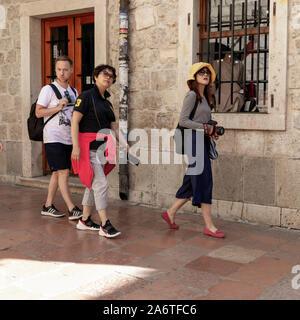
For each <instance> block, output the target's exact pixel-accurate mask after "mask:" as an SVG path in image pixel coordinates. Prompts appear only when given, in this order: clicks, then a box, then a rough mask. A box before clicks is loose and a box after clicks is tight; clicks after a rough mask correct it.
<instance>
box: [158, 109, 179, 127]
mask: <svg viewBox="0 0 300 320" xmlns="http://www.w3.org/2000/svg"><path fill="white" fill-rule="evenodd" d="M173 123H174V117H173V114H170V113H169V112H158V113H157V114H156V120H155V124H154V125H155V127H156V128H157V129H163V128H166V129H173Z"/></svg>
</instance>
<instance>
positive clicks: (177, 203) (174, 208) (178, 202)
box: [167, 198, 191, 223]
mask: <svg viewBox="0 0 300 320" xmlns="http://www.w3.org/2000/svg"><path fill="white" fill-rule="evenodd" d="M190 199H191V198H187V199H176V200H175V202H174V203H173V205H172V207H171V208H169V209H168V210H167V213H168V215H169V218H170V221H171V223H174V221H175V214H176V212H177V211H178V210H179V209H180V208H181V207H182V206H183V205H184V204H185V203H187V202H188V201H189V200H190Z"/></svg>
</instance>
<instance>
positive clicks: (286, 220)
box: [281, 208, 300, 229]
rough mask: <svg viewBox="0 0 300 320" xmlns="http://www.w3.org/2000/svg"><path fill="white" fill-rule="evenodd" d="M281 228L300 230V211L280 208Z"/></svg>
mask: <svg viewBox="0 0 300 320" xmlns="http://www.w3.org/2000/svg"><path fill="white" fill-rule="evenodd" d="M281 226H282V227H287V228H295V229H300V209H298V210H297V209H287V208H282V213H281Z"/></svg>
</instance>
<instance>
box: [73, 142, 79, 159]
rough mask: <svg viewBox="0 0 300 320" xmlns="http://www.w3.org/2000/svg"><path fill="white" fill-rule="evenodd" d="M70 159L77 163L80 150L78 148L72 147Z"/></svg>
mask: <svg viewBox="0 0 300 320" xmlns="http://www.w3.org/2000/svg"><path fill="white" fill-rule="evenodd" d="M71 157H72V159H73V160H75V161H79V159H80V148H79V147H76V146H74V145H73V150H72V154H71Z"/></svg>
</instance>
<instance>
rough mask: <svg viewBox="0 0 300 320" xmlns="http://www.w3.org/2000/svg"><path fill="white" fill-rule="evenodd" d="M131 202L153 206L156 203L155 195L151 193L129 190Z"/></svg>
mask: <svg viewBox="0 0 300 320" xmlns="http://www.w3.org/2000/svg"><path fill="white" fill-rule="evenodd" d="M128 200H129V201H132V202H135V203H142V204H147V205H153V203H155V193H153V192H151V191H136V190H129V199H128Z"/></svg>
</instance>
